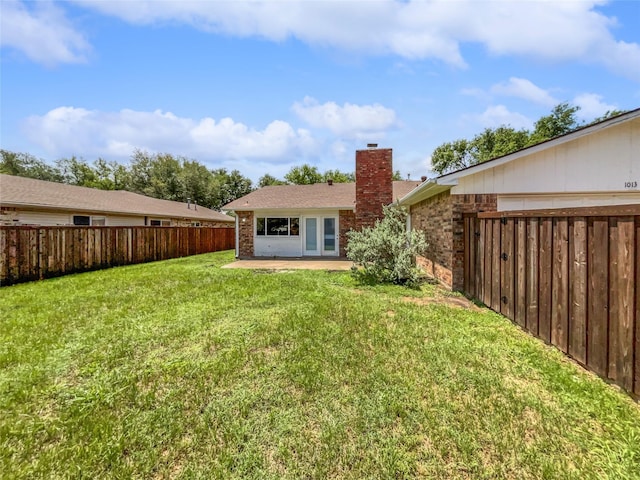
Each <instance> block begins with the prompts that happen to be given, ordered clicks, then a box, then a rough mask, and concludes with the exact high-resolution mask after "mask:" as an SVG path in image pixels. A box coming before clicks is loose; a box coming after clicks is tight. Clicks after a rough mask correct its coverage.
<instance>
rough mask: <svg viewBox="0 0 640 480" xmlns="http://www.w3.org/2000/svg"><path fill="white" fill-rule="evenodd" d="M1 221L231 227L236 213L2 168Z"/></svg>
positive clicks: (0, 183) (2, 223)
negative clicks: (14, 173) (22, 174)
mask: <svg viewBox="0 0 640 480" xmlns="http://www.w3.org/2000/svg"><path fill="white" fill-rule="evenodd" d="M0 225H43V226H54V225H95V226H100V225H106V226H143V225H151V226H213V227H233V225H234V219H233V218H232V217H230V216H228V215H225V214H223V213H220V212H216V211H213V210H210V209H208V208H205V207H202V206H200V205H195V204H193V203H182V202H172V201H169V200H160V199H157V198H151V197H146V196H144V195H139V194H137V193H132V192H127V191H123V190H99V189H96V188H86V187H76V186H73V185H66V184H63V183H55V182H46V181H43V180H34V179H32V178H24V177H16V176H12V175H2V174H0Z"/></svg>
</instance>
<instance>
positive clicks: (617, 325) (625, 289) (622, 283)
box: [609, 217, 635, 390]
mask: <svg viewBox="0 0 640 480" xmlns="http://www.w3.org/2000/svg"><path fill="white" fill-rule="evenodd" d="M609 231H610V245H609V248H610V252H611V257H610V263H609V266H610V279H609V281H610V293H609V302H610V307H609V378H611V379H612V380H614V381H615V382H616V383H618V384H619V385H621V386H622V387H623V388H625V389H627V390H631V389H632V388H633V341H634V339H633V334H634V332H633V326H634V325H633V323H634V322H633V320H634V311H633V306H634V305H633V304H634V302H633V300H632V299H633V293H634V290H633V281H632V280H633V278H634V277H633V273H634V267H635V262H634V260H635V259H634V252H633V250H634V249H633V248H632V246H633V245H634V243H635V242H634V233H635V232H634V221H633V217H619V218H618V217H614V218H612V219H611V228H610V229H609Z"/></svg>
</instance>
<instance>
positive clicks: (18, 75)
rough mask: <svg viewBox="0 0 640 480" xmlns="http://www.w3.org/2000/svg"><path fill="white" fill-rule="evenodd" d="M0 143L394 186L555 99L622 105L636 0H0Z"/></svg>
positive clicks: (638, 63) (635, 36)
mask: <svg viewBox="0 0 640 480" xmlns="http://www.w3.org/2000/svg"><path fill="white" fill-rule="evenodd" d="M0 9H1V10H0V15H1V17H0V18H1V22H2V24H1V25H0V27H1V33H0V38H1V42H2V43H1V45H2V47H1V49H2V50H1V52H2V59H1V68H2V71H1V85H0V94H1V98H0V101H1V106H0V115H1V118H0V119H1V130H0V135H1V136H0V146H1V147H2V148H4V149H8V150H13V151H19V152H28V153H32V154H34V155H36V156H37V157H40V158H43V159H45V160H47V161H51V162H52V161H54V160H56V159H58V158H61V157H67V156H71V155H76V156H78V157H83V158H85V159H86V160H88V161H93V160H95V159H96V158H98V157H102V158H105V159H107V160H116V161H119V162H121V163H126V162H127V161H128V159H129V157H130V155H131V153H132V151H133V150H134V149H136V148H139V149H143V150H147V151H149V152H167V153H172V154H175V155H182V156H186V157H189V158H194V159H197V160H199V161H200V162H202V163H204V164H206V165H208V166H210V167H211V168H219V167H225V168H228V169H238V170H240V172H241V173H242V174H244V175H246V176H248V177H250V178H252V179H253V180H254V181H256V180H257V179H258V178H259V177H260V176H261V175H263V174H265V173H270V174H271V175H274V176H277V177H282V175H283V174H284V173H286V172H287V171H288V170H289V169H290V168H291V167H292V166H294V165H300V164H302V163H310V164H312V165H316V166H318V168H319V169H320V170H321V171H323V170H326V169H335V168H337V169H340V170H342V171H352V170H353V169H354V165H353V163H354V158H355V154H354V152H355V150H356V149H358V148H363V147H365V146H366V144H367V143H378V144H379V145H380V146H381V147H390V148H393V149H394V167H395V168H396V169H398V170H400V171H401V173H402V174H403V175H404V176H406V175H407V174H410V175H411V177H412V178H414V179H415V178H419V177H420V176H421V175H430V171H429V167H430V160H429V157H430V154H431V152H432V151H433V149H434V148H435V147H437V146H438V145H440V144H442V143H443V142H446V141H450V140H454V139H456V138H463V137H471V136H473V135H474V134H475V133H478V132H480V131H481V130H483V129H484V128H485V127H497V126H499V125H501V124H509V125H511V126H514V127H517V128H520V127H524V128H531V127H532V125H533V122H534V121H535V120H536V119H537V118H539V117H540V116H542V115H545V114H547V113H548V112H549V111H550V110H551V108H552V107H553V106H554V105H555V104H557V103H559V102H562V101H569V102H571V103H573V104H575V105H579V106H581V107H582V110H581V113H580V115H581V118H583V119H585V120H591V119H593V118H594V117H596V116H599V115H602V114H603V113H605V112H606V111H607V110H610V109H614V108H615V109H623V110H627V109H633V108H638V107H640V1H638V0H629V1H613V2H607V1H601V0H600V1H587V0H567V1H506V0H503V1H477V0H455V1H441V0H437V1H422V2H416V1H412V0H408V1H382V0H380V1H362V0H351V1H342V0H321V1H308V0H307V1H295V0H288V1H282V0H281V1H270V2H265V1H255V2H242V1H233V2H232V1H202V0H201V1H171V0H162V1H157V0H155V1H154V0H147V1H143V0H140V1H124V0H120V1H115V0H112V1H97V0H73V1H65V2H57V1H36V2H25V1H17V0H0Z"/></svg>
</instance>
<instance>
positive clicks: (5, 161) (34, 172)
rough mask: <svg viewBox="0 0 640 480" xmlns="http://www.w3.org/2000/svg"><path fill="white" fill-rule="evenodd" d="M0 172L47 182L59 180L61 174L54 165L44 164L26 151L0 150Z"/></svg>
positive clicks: (60, 179)
mask: <svg viewBox="0 0 640 480" xmlns="http://www.w3.org/2000/svg"><path fill="white" fill-rule="evenodd" d="M0 154H1V155H2V160H1V161H0V173H5V174H7V175H17V176H19V177H28V178H36V179H38V180H46V181H48V182H61V181H62V174H61V173H60V171H59V170H58V169H57V168H56V167H52V166H51V165H48V164H46V163H45V162H44V161H42V160H39V159H37V158H36V157H34V156H33V155H30V154H28V153H20V152H11V151H9V150H0Z"/></svg>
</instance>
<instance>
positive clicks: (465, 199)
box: [411, 192, 497, 290]
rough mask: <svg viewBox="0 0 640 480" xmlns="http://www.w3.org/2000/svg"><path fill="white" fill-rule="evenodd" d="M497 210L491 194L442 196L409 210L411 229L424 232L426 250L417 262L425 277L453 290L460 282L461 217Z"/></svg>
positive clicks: (462, 262)
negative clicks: (429, 277)
mask: <svg viewBox="0 0 640 480" xmlns="http://www.w3.org/2000/svg"><path fill="white" fill-rule="evenodd" d="M496 208H497V196H496V195H495V194H467V195H451V193H450V192H443V193H441V194H439V195H435V196H434V197H431V198H428V199H426V200H423V201H422V202H420V203H417V204H416V205H413V206H411V226H412V228H414V229H417V230H422V231H423V232H425V235H426V237H427V242H428V243H429V248H428V250H427V253H426V254H425V255H424V257H419V258H418V265H420V266H421V267H422V268H423V269H424V270H425V271H426V273H427V274H428V275H430V276H432V277H434V278H436V279H437V280H439V281H440V282H442V283H444V284H445V285H447V286H448V287H450V288H452V289H453V290H460V289H462V287H463V282H464V222H463V215H464V214H465V213H477V212H490V211H495V210H496Z"/></svg>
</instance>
